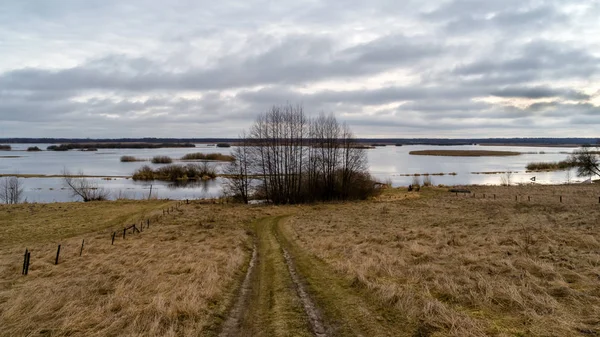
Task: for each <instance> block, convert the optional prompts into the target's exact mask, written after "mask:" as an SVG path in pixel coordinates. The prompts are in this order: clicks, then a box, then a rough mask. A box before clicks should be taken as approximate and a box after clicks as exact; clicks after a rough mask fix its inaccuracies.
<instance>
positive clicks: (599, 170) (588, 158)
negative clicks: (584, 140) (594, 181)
mask: <svg viewBox="0 0 600 337" xmlns="http://www.w3.org/2000/svg"><path fill="white" fill-rule="evenodd" d="M570 160H571V161H572V162H573V163H574V164H575V167H577V175H578V176H580V177H593V176H596V175H600V146H597V147H596V150H595V151H594V150H592V147H591V146H584V147H583V148H581V150H578V151H575V153H573V155H572V156H571V158H570Z"/></svg>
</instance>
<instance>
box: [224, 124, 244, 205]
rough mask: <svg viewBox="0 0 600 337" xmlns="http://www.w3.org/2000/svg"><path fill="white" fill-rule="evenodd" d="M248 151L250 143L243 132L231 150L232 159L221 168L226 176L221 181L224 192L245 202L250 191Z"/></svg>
mask: <svg viewBox="0 0 600 337" xmlns="http://www.w3.org/2000/svg"><path fill="white" fill-rule="evenodd" d="M250 153H251V148H250V143H249V141H248V138H247V137H246V134H245V133H243V134H242V135H240V141H239V143H238V146H237V147H235V148H233V151H232V152H231V156H232V157H233V158H234V160H233V161H231V162H230V163H229V164H228V165H227V166H225V167H224V169H223V173H224V174H225V177H226V179H225V180H224V183H223V184H224V186H223V187H224V190H225V193H226V194H228V195H231V196H233V197H234V198H239V199H240V200H241V201H242V202H243V203H245V204H247V203H248V201H249V199H250V193H251V175H250V166H251V162H250Z"/></svg>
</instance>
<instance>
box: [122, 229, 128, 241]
mask: <svg viewBox="0 0 600 337" xmlns="http://www.w3.org/2000/svg"><path fill="white" fill-rule="evenodd" d="M125 233H127V228H123V239H125Z"/></svg>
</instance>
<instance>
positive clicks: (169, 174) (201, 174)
mask: <svg viewBox="0 0 600 337" xmlns="http://www.w3.org/2000/svg"><path fill="white" fill-rule="evenodd" d="M216 177H217V172H216V171H215V169H214V167H213V166H211V165H209V164H208V163H203V164H187V165H167V166H163V167H159V168H157V169H152V168H151V167H150V166H148V165H144V166H142V167H140V168H139V169H137V170H136V171H135V172H134V173H133V176H132V178H133V180H164V181H180V180H208V179H214V178H216Z"/></svg>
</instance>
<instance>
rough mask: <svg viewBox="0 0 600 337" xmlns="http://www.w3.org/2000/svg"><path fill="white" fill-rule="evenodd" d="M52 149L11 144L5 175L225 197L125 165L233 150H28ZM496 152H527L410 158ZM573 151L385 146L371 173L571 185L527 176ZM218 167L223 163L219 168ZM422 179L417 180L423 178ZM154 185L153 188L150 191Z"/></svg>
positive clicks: (36, 189) (554, 175)
mask: <svg viewBox="0 0 600 337" xmlns="http://www.w3.org/2000/svg"><path fill="white" fill-rule="evenodd" d="M49 145H55V144H11V146H12V151H0V174H44V175H54V174H57V175H59V174H62V173H63V171H64V170H65V169H67V170H68V171H69V172H71V173H80V172H83V173H84V174H85V175H95V176H106V177H110V178H89V179H91V180H93V181H94V182H96V183H97V184H98V185H99V186H100V187H102V188H105V189H107V190H109V192H110V193H111V197H112V198H113V199H114V198H117V197H123V198H136V199H144V198H148V196H149V195H150V189H151V188H152V197H158V198H171V199H197V198H210V197H216V196H219V195H220V194H221V191H222V189H221V183H222V181H221V180H220V179H216V180H214V181H208V182H198V183H193V184H187V185H175V184H173V183H169V182H159V181H154V182H136V181H133V180H132V179H129V178H123V177H119V176H130V175H131V174H132V173H133V171H135V170H136V169H137V168H138V167H140V166H142V165H150V166H154V167H159V166H160V164H151V163H150V162H129V163H122V162H120V160H119V159H120V157H121V156H124V155H130V156H135V157H137V158H147V159H150V158H152V157H153V156H155V155H166V156H170V157H172V158H174V159H176V158H180V157H182V156H183V155H185V154H186V153H194V152H202V153H215V152H220V153H223V154H228V153H229V152H230V151H231V148H216V147H215V146H209V145H207V144H196V147H195V148H163V149H98V151H93V152H85V151H77V150H71V151H66V152H58V151H56V152H55V151H41V152H27V151H26V149H27V147H29V146H38V147H39V148H40V149H43V150H45V149H46V147H48V146H49ZM435 149H443V150H497V151H516V152H523V153H525V154H522V155H519V156H508V157H438V156H415V155H409V152H410V151H414V150H435ZM574 150H575V149H574V148H557V147H520V146H493V147H491V146H478V145H467V146H432V145H408V146H407V145H405V146H385V147H377V148H375V149H369V150H366V151H367V156H368V159H369V171H370V172H371V174H372V175H373V176H374V177H375V178H376V179H378V180H379V181H382V182H387V181H391V182H392V185H393V186H405V185H408V184H411V183H412V182H413V179H415V178H414V177H413V176H407V175H408V174H421V175H422V174H424V173H429V174H435V173H443V174H444V175H441V176H438V175H435V176H430V178H431V180H432V183H433V184H435V185H439V184H444V185H466V184H489V185H497V184H500V183H501V181H502V180H501V179H502V177H503V176H504V174H475V172H506V171H511V172H516V173H513V174H512V176H511V182H512V183H514V184H516V183H531V182H532V180H531V179H532V178H533V177H535V183H539V184H560V183H565V182H567V181H568V180H569V181H571V182H576V181H582V180H584V179H583V178H578V177H576V175H575V173H574V172H572V171H571V172H570V174H567V172H566V171H556V172H543V173H540V172H535V173H527V172H525V166H526V165H527V163H529V162H537V161H559V160H564V159H566V158H567V157H568V155H569V153H571V152H573V151H574ZM2 156H18V157H17V158H2ZM215 165H217V166H219V165H222V164H215ZM422 178H423V177H422V176H421V177H419V178H418V179H422ZM22 182H23V185H24V188H25V192H24V197H25V198H27V201H29V202H55V201H73V200H77V198H74V197H72V196H71V195H70V192H69V190H68V189H66V188H65V187H64V184H63V182H62V179H60V178H24V179H22ZM151 186H152V187H151Z"/></svg>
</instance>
